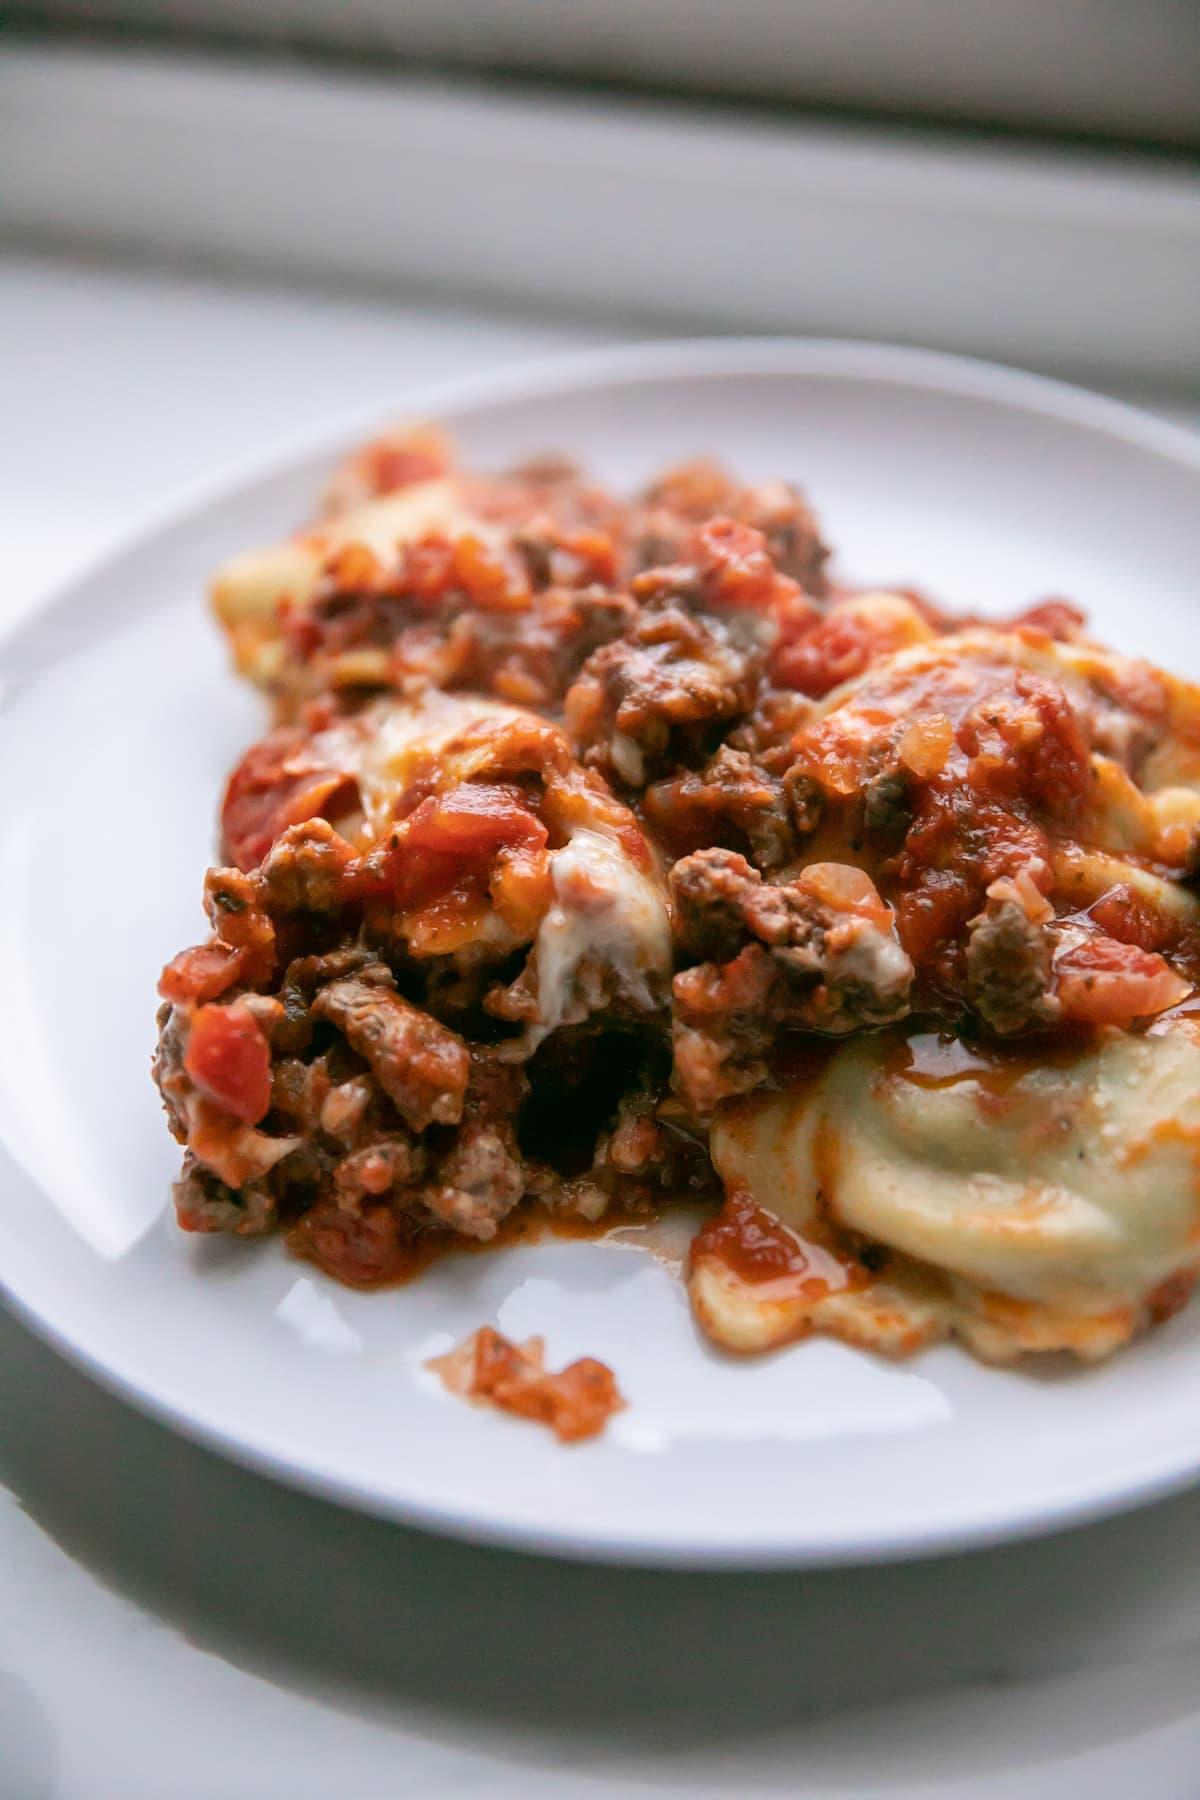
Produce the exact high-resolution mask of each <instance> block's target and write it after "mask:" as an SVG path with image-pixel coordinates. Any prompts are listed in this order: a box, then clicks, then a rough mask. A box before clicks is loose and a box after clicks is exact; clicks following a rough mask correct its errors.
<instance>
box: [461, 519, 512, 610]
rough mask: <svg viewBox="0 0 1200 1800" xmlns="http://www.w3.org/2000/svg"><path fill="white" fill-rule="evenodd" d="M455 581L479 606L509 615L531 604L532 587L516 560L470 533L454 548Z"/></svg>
mask: <svg viewBox="0 0 1200 1800" xmlns="http://www.w3.org/2000/svg"><path fill="white" fill-rule="evenodd" d="M454 577H455V580H456V582H457V584H458V586H459V587H461V588H462V590H463V592H464V593H465V594H466V596H467V598H468V599H469V600H471V601H472V602H473V603H474V604H475V605H476V606H481V607H485V608H487V609H490V610H492V611H497V612H508V611H512V610H517V611H519V610H521V609H522V608H523V607H526V606H528V604H529V583H528V582H527V580H526V579H525V575H524V572H523V571H522V570H521V569H520V568H519V567H518V566H517V564H516V562H515V560H510V559H509V558H508V557H506V556H505V555H504V554H503V552H502V551H500V550H497V549H493V547H492V546H491V545H490V544H487V543H485V542H484V540H483V539H482V538H478V537H474V536H472V535H471V534H469V533H468V534H467V535H466V536H464V537H460V538H459V540H458V542H457V543H456V544H455V546H454Z"/></svg>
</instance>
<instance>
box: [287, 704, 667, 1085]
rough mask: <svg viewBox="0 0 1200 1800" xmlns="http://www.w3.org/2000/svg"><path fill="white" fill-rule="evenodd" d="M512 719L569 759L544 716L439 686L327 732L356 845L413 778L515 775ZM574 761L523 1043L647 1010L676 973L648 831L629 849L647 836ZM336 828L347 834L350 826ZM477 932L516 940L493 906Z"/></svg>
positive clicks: (323, 742) (430, 787) (374, 835)
mask: <svg viewBox="0 0 1200 1800" xmlns="http://www.w3.org/2000/svg"><path fill="white" fill-rule="evenodd" d="M506 727H512V728H515V732H516V733H517V734H519V736H520V738H521V741H522V743H525V744H528V745H529V746H530V748H529V751H528V759H529V761H535V760H536V755H537V752H538V749H539V746H540V747H541V749H542V753H543V754H545V753H546V752H547V751H549V750H551V749H552V750H554V751H555V752H556V753H558V755H559V757H560V758H561V762H566V763H567V764H568V765H570V757H569V752H568V751H567V748H566V741H565V739H564V738H563V737H562V734H561V733H560V732H559V731H558V729H557V727H555V726H553V725H550V724H549V723H548V722H547V721H546V720H544V719H539V718H538V717H537V716H536V715H535V714H533V713H528V712H522V711H521V710H520V709H519V708H518V707H514V706H506V705H505V704H504V703H503V702H502V701H499V700H490V699H486V698H484V697H482V696H479V695H475V694H446V693H442V692H441V691H440V690H438V689H430V690H428V691H427V692H426V693H425V694H423V695H422V696H420V697H419V698H418V699H415V700H382V701H378V702H376V704H375V705H374V706H371V707H368V708H367V709H366V710H365V711H364V712H362V713H359V714H358V715H356V716H355V717H354V718H352V719H350V720H348V721H347V722H346V723H345V724H344V725H337V726H334V727H332V728H331V729H330V730H329V731H326V732H322V733H321V734H319V736H318V737H317V738H316V739H315V740H314V747H313V754H314V756H315V757H316V759H317V760H318V761H319V762H320V763H321V764H323V765H325V764H328V765H329V766H332V767H335V768H338V769H341V770H344V771H345V772H346V774H348V775H352V776H353V777H354V779H355V780H356V781H357V783H358V788H359V793H360V796H361V800H362V823H361V827H360V828H359V831H358V833H357V834H356V842H357V844H358V846H359V847H360V848H362V847H366V846H367V845H369V844H370V843H372V842H378V841H380V840H381V839H382V838H384V837H385V836H386V835H387V832H388V830H389V828H390V826H391V825H392V823H393V821H394V819H395V817H396V812H397V807H398V805H399V803H400V802H401V800H402V798H403V796H404V795H405V794H406V793H407V792H408V790H409V789H410V788H412V787H413V786H414V785H415V784H417V783H419V784H420V786H421V788H422V789H423V790H424V791H426V792H433V791H435V790H437V789H441V788H447V787H450V786H453V785H454V784H455V783H458V782H462V781H473V780H484V781H486V780H488V779H501V780H502V779H505V778H506V777H510V776H511V774H512V773H513V769H512V765H511V762H510V760H509V757H508V753H507V748H506V745H505V728H506ZM561 762H560V764H559V770H560V772H561ZM523 766H525V765H524V764H523ZM574 767H575V770H576V772H577V773H578V775H579V781H578V784H577V785H576V786H575V787H574V789H573V800H574V805H573V808H572V813H573V816H572V820H571V823H570V824H569V825H568V826H567V827H566V839H567V841H566V843H565V844H563V845H561V846H560V847H559V848H558V849H556V850H554V851H553V852H552V853H551V856H550V878H551V885H552V888H553V894H554V898H553V901H552V903H551V905H550V907H549V909H548V910H547V912H546V914H545V916H544V918H543V920H542V922H541V925H540V927H539V930H538V933H537V937H536V939H535V942H534V946H533V951H532V954H531V956H530V960H529V965H528V968H527V970H526V973H525V977H524V980H525V984H526V986H527V987H529V988H530V989H532V991H533V993H534V995H535V997H536V1005H537V1016H536V1019H534V1020H533V1021H532V1022H531V1024H530V1026H529V1029H528V1031H527V1034H526V1037H525V1039H524V1047H525V1048H526V1049H532V1048H534V1047H535V1046H536V1045H537V1044H538V1043H540V1042H541V1041H542V1039H543V1038H545V1037H546V1036H548V1035H549V1033H550V1032H552V1031H555V1030H557V1029H558V1027H559V1026H560V1025H563V1024H575V1023H578V1022H579V1021H580V1020H581V1019H583V1018H585V1017H586V1016H587V1015H588V1013H589V1012H590V1011H593V1010H595V1008H596V1007H597V1006H599V1005H602V1004H606V1003H607V1002H608V1001H610V1000H618V1001H621V1002H623V1003H624V1004H626V1005H627V1006H630V1007H632V1008H633V1009H634V1010H636V1011H642V1012H644V1011H650V1010H652V1009H653V1008H655V1007H656V1006H658V1005H660V1004H661V1002H662V999H663V997H664V992H665V989H666V987H667V984H668V983H669V980H670V974H671V924H670V917H669V915H668V911H667V901H666V890H665V887H664V884H663V882H662V879H661V876H660V874H659V871H658V868H657V865H656V864H655V863H654V861H653V859H652V857H651V855H650V852H649V849H648V847H646V846H644V840H642V841H643V848H644V861H642V862H638V861H635V859H634V857H633V856H632V855H631V854H630V849H629V847H628V846H629V842H630V841H631V840H632V841H634V842H637V841H639V840H640V833H639V831H638V828H637V825H636V823H635V821H634V818H633V815H632V813H630V812H629V811H628V810H627V809H626V808H625V807H623V806H619V805H618V804H617V803H616V802H615V801H614V800H613V798H612V796H611V795H610V794H608V793H607V792H606V791H604V790H599V789H597V788H596V787H595V786H594V785H591V784H590V778H587V777H584V776H583V775H582V771H580V770H578V765H574ZM339 829H342V830H343V832H345V831H346V827H345V825H341V826H340V827H339ZM472 941H473V942H475V943H477V944H482V943H485V942H492V943H494V944H496V945H498V946H500V947H502V948H510V947H511V940H509V939H508V938H506V937H505V936H504V928H503V925H502V922H501V921H500V920H499V918H498V917H496V916H495V915H491V916H489V917H485V919H484V920H483V922H482V924H481V925H480V926H479V927H478V928H477V929H475V930H474V932H473V937H472Z"/></svg>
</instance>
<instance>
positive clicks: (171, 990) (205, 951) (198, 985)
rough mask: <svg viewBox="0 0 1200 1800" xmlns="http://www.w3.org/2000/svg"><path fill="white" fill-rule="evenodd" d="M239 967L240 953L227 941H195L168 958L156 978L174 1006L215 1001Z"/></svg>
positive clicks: (227, 986) (236, 973)
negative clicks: (160, 973)
mask: <svg viewBox="0 0 1200 1800" xmlns="http://www.w3.org/2000/svg"><path fill="white" fill-rule="evenodd" d="M241 967H242V952H241V951H240V950H235V949H233V948H232V946H231V945H229V944H218V943H213V944H197V945H196V946H195V948H194V949H192V950H181V951H180V952H179V955H178V956H174V957H172V958H171V961H170V962H169V963H168V964H167V966H166V968H165V969H164V970H163V972H162V975H161V976H160V977H159V983H158V991H159V993H160V994H161V995H162V997H163V999H164V1000H170V1001H171V1003H172V1004H173V1005H180V1004H188V1003H191V1004H193V1005H194V1004H196V1003H197V1002H200V1001H204V1000H215V999H216V998H217V995H218V994H223V993H224V992H225V990H226V988H231V987H232V986H233V984H234V982H235V981H236V980H237V978H238V975H239V974H240V972H241Z"/></svg>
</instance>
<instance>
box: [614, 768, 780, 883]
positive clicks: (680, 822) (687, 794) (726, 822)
mask: <svg viewBox="0 0 1200 1800" xmlns="http://www.w3.org/2000/svg"><path fill="white" fill-rule="evenodd" d="M642 812H643V817H644V818H645V819H646V822H647V823H648V824H649V825H650V826H651V827H652V829H653V830H654V832H655V834H656V836H657V837H658V839H659V841H660V842H661V843H664V844H666V845H669V846H670V847H671V849H672V850H673V851H674V852H675V854H676V855H684V854H685V853H686V852H687V851H690V850H695V849H698V848H699V847H700V846H701V845H709V844H713V843H720V842H722V841H726V842H729V843H730V845H731V847H733V848H738V849H744V850H745V851H746V852H747V854H748V855H749V857H750V859H751V860H752V861H753V862H754V863H755V864H756V865H757V866H758V867H759V868H760V869H777V868H779V867H780V866H781V865H782V864H783V863H785V862H788V861H789V860H790V859H791V858H792V857H794V856H795V854H796V851H797V840H796V832H795V828H794V820H793V815H792V811H791V807H790V805H789V803H788V794H787V790H786V788H785V786H784V783H783V781H782V780H781V779H780V777H779V776H777V775H772V774H770V773H769V772H768V771H767V770H766V769H765V768H763V767H762V765H761V764H759V763H756V762H754V760H753V759H752V757H751V756H750V754H749V752H748V751H746V750H734V749H731V748H730V747H729V746H728V745H727V744H723V745H722V746H721V748H720V749H719V750H718V751H717V753H716V755H715V756H713V757H710V759H709V760H708V762H707V763H706V764H705V765H704V767H703V768H702V769H700V770H697V771H694V772H693V771H691V770H687V771H684V772H683V773H681V774H679V775H675V776H672V777H671V778H670V779H668V780H666V781H661V782H656V783H655V785H654V786H653V787H650V788H647V790H646V793H645V796H644V799H643V801H642Z"/></svg>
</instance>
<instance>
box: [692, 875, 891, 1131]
mask: <svg viewBox="0 0 1200 1800" xmlns="http://www.w3.org/2000/svg"><path fill="white" fill-rule="evenodd" d="M820 867H821V865H818V866H817V869H814V870H811V871H806V872H805V874H804V875H802V876H801V877H800V878H799V879H798V881H796V882H794V883H786V884H776V883H772V882H767V881H764V880H763V878H762V876H761V875H760V874H759V872H758V870H757V869H754V868H752V867H751V866H750V864H749V863H748V862H747V861H746V860H745V858H744V857H742V856H739V855H737V854H736V853H734V852H731V851H727V850H716V849H712V850H701V851H698V852H696V854H695V855H693V856H689V857H685V858H684V859H683V860H682V861H681V862H679V863H676V865H675V867H674V869H672V871H671V877H670V887H671V895H672V900H673V902H674V908H675V933H676V938H677V942H678V944H679V948H680V951H681V953H682V954H683V955H684V956H687V957H698V958H701V959H702V960H701V961H699V962H698V964H697V966H696V967H694V968H689V969H684V970H682V971H681V972H680V973H679V974H677V975H676V977H675V981H674V987H673V1003H674V1004H673V1013H674V1042H675V1082H676V1085H677V1087H678V1089H679V1091H680V1093H681V1094H682V1095H683V1096H684V1098H685V1100H686V1101H687V1102H688V1104H689V1105H690V1106H692V1107H693V1108H694V1110H695V1111H696V1112H697V1113H699V1114H701V1115H705V1114H708V1113H710V1112H711V1111H712V1109H713V1107H714V1106H715V1105H716V1104H717V1103H718V1102H719V1101H720V1100H722V1099H724V1098H725V1097H726V1096H727V1095H729V1094H733V1093H745V1092H748V1091H749V1090H750V1089H752V1088H754V1087H757V1086H758V1085H760V1083H761V1082H762V1081H763V1080H764V1079H765V1078H766V1075H767V1063H766V1058H767V1055H768V1053H769V1051H770V1049H771V1047H772V1044H773V1043H774V1041H775V1039H776V1038H777V1037H778V1035H779V1033H780V1032H781V1031H789V1030H806V1031H821V1032H827V1033H843V1032H847V1031H853V1030H855V1029H857V1028H859V1027H862V1026H869V1025H881V1024H885V1023H887V1022H888V1021H890V1020H893V1019H898V1018H901V1017H903V1015H904V1014H905V1013H906V1012H907V1010H908V994H909V988H910V986H911V984H912V978H913V970H912V964H911V963H910V962H909V960H908V958H907V956H905V954H904V952H903V950H902V949H901V948H900V945H899V943H898V941H897V938H896V934H895V929H894V922H893V921H892V919H891V916H890V914H889V913H888V911H887V909H886V908H885V907H883V905H882V903H881V902H880V901H879V898H878V895H877V894H875V893H874V891H873V889H871V887H870V883H869V882H867V881H866V878H865V877H862V878H861V881H860V882H859V883H858V884H857V885H855V884H853V883H851V884H847V883H846V882H845V879H844V878H845V877H846V876H847V875H848V874H849V872H848V871H839V872H838V874H839V876H840V877H841V878H842V879H841V887H842V888H844V892H843V891H840V889H839V882H838V881H837V880H835V879H834V878H833V877H830V878H829V880H828V881H826V882H824V883H823V882H822V879H821V877H820V876H819V874H818V870H819V869H820Z"/></svg>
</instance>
